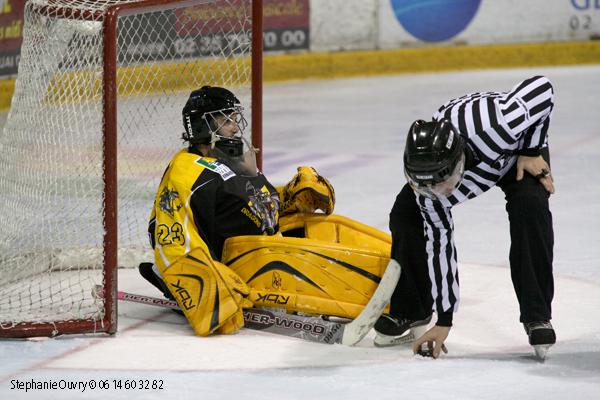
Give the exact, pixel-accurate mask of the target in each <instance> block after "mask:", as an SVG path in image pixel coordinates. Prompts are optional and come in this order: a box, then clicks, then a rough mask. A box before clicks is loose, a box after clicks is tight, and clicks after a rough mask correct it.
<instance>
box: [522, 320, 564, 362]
mask: <svg viewBox="0 0 600 400" xmlns="http://www.w3.org/2000/svg"><path fill="white" fill-rule="evenodd" d="M523 327H524V328H525V332H526V333H527V336H528V337H529V344H530V345H531V346H533V350H534V351H535V355H536V356H537V358H539V359H540V360H542V361H543V360H545V359H546V353H548V349H550V347H551V346H552V345H553V344H554V343H556V334H555V333H554V328H553V327H552V324H551V323H550V321H535V322H525V323H523Z"/></svg>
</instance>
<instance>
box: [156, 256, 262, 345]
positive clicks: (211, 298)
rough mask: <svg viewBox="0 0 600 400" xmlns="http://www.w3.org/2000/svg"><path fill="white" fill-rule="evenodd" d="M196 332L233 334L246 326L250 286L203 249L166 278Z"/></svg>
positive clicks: (176, 265)
mask: <svg viewBox="0 0 600 400" xmlns="http://www.w3.org/2000/svg"><path fill="white" fill-rule="evenodd" d="M162 278H163V280H164V282H165V283H166V285H167V287H168V289H169V291H170V292H171V294H172V295H173V296H174V297H175V300H176V301H177V303H178V304H179V306H180V307H181V310H182V311H183V313H184V315H185V316H186V318H187V319H188V321H189V323H190V325H191V326H192V328H193V329H194V332H195V333H196V335H198V336H207V335H209V334H211V333H214V332H219V333H233V332H235V331H237V330H239V329H240V328H241V327H242V326H243V324H244V319H243V314H242V307H247V306H251V303H248V302H246V300H245V297H246V296H247V295H248V293H249V292H248V287H247V286H246V284H245V283H244V282H243V281H242V280H241V279H240V278H239V277H238V276H237V275H236V274H235V273H234V272H233V271H231V270H230V269H229V268H228V267H226V266H225V265H223V264H220V263H218V262H215V261H213V260H212V259H211V258H210V256H209V255H208V254H207V253H206V251H205V250H204V249H202V248H198V249H194V250H192V251H191V252H190V253H188V254H187V255H186V256H184V257H181V258H180V259H179V260H177V261H176V262H175V263H173V264H172V265H171V266H169V267H168V268H167V269H166V270H165V271H164V272H163V274H162Z"/></svg>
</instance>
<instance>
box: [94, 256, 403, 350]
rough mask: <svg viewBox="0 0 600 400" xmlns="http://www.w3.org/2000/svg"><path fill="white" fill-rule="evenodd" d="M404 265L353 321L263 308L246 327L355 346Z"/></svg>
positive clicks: (389, 271)
mask: <svg viewBox="0 0 600 400" xmlns="http://www.w3.org/2000/svg"><path fill="white" fill-rule="evenodd" d="M400 272H401V269H400V265H399V264H398V263H397V262H396V261H395V260H390V262H389V264H388V266H387V268H386V271H385V273H384V274H383V276H382V277H381V281H380V283H379V286H378V287H377V289H376V290H375V292H374V293H373V296H372V297H371V299H370V300H369V302H368V303H367V305H366V306H365V308H364V309H363V311H362V312H361V313H360V314H359V315H358V316H357V317H356V318H355V319H354V320H352V321H351V322H349V323H345V322H336V321H331V320H326V319H323V318H322V317H319V316H308V315H294V314H288V313H286V312H285V310H283V309H282V310H281V311H279V310H277V311H274V310H272V309H271V310H266V309H259V308H248V309H244V327H245V328H249V329H253V330H259V331H265V332H270V333H274V334H277V335H284V336H291V337H296V338H299V339H303V340H308V341H311V342H318V343H326V344H334V343H341V344H344V345H347V346H353V345H355V344H356V343H358V342H360V341H361V340H362V339H363V338H364V337H365V336H366V335H367V333H369V331H370V330H371V328H372V327H373V325H375V321H377V319H378V318H379V316H380V315H381V313H382V312H383V309H384V308H385V306H386V305H387V303H388V302H389V300H390V297H391V296H392V293H393V292H394V288H395V287H396V284H397V283H398V279H399V278H400ZM94 296H96V297H100V298H102V297H103V296H104V293H103V290H102V287H101V286H96V287H95V288H94ZM117 298H118V299H119V300H122V301H131V302H135V303H142V304H148V305H153V306H159V307H164V308H170V309H173V310H179V305H178V304H177V302H175V301H172V300H167V299H161V298H157V297H151V296H145V295H141V294H134V293H127V292H122V291H118V292H117Z"/></svg>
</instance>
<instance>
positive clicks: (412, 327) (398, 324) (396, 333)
mask: <svg viewBox="0 0 600 400" xmlns="http://www.w3.org/2000/svg"><path fill="white" fill-rule="evenodd" d="M430 321H431V315H430V316H429V317H428V318H426V319H423V320H420V321H415V320H411V319H406V318H396V317H393V316H391V315H389V314H383V315H382V316H381V317H379V319H378V320H377V322H376V323H375V326H374V328H375V332H376V333H377V336H375V339H374V340H373V344H374V345H375V346H377V347H388V346H396V345H400V344H408V343H411V342H413V341H414V340H415V339H416V338H418V337H420V336H421V335H423V334H424V333H425V332H426V331H427V325H428V324H429V322H430Z"/></svg>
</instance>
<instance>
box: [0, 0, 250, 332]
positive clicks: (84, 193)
mask: <svg viewBox="0 0 600 400" xmlns="http://www.w3.org/2000/svg"><path fill="white" fill-rule="evenodd" d="M23 37H24V40H23V45H22V51H21V61H20V64H19V73H18V78H17V82H16V87H15V94H14V96H13V102H12V105H11V111H10V113H9V116H8V118H7V121H6V126H5V130H4V132H3V135H2V136H1V137H0V193H1V194H0V196H2V200H3V205H2V206H1V208H0V225H2V226H4V227H11V229H8V234H7V235H6V237H5V238H3V241H2V243H1V244H0V337H31V336H56V335H60V334H70V333H91V332H107V333H114V332H116V330H117V302H116V293H117V268H118V267H134V266H137V263H139V262H141V261H147V257H148V256H149V253H148V250H149V249H148V244H147V240H146V237H145V236H146V235H145V226H146V224H147V218H148V216H149V210H150V207H151V204H152V201H153V197H154V191H155V190H156V187H158V182H159V180H160V176H161V174H162V170H163V169H164V168H165V167H166V165H167V163H168V160H169V158H170V157H171V156H172V155H173V154H174V152H175V151H177V149H178V148H180V147H182V143H181V141H180V140H179V138H178V136H179V135H180V132H182V131H183V128H182V126H181V109H182V107H183V104H184V103H185V100H186V99H187V96H188V95H189V93H190V92H191V91H192V90H194V89H197V88H199V87H200V86H202V85H219V86H225V87H228V88H230V89H231V90H233V91H234V92H235V93H236V95H238V97H239V98H240V99H241V100H242V103H243V105H244V107H245V108H246V109H247V111H248V112H249V113H251V116H250V119H251V129H252V141H253V144H254V146H255V147H256V148H259V149H261V148H262V0H213V1H210V0H29V1H28V2H27V4H26V10H25V22H24V34H23ZM260 155H261V152H259V153H258V157H260ZM257 161H258V163H259V168H260V165H261V160H260V158H259V160H257ZM144 257H146V258H144ZM97 284H101V285H102V286H103V287H104V293H106V294H107V295H106V297H105V299H98V298H94V297H93V296H92V288H93V287H94V286H95V285H97Z"/></svg>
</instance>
